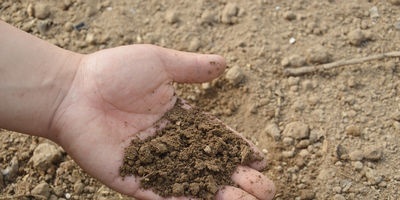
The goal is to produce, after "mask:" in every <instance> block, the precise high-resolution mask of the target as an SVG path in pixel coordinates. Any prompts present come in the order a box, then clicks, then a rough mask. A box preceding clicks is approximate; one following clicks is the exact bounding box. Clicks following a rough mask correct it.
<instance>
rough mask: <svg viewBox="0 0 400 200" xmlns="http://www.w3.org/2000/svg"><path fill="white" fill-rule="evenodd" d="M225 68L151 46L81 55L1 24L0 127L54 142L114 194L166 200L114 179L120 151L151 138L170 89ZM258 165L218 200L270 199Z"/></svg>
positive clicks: (206, 58) (213, 59)
mask: <svg viewBox="0 0 400 200" xmlns="http://www.w3.org/2000/svg"><path fill="white" fill-rule="evenodd" d="M225 65H226V64H225V60H224V58H222V57H221V56H218V55H202V54H194V53H186V52H180V51H175V50H171V49H165V48H161V47H157V46H153V45H130V46H121V47H117V48H112V49H106V50H102V51H98V52H95V53H92V54H87V55H84V54H79V53H75V52H71V51H68V50H64V49H61V48H59V47H56V46H54V45H52V44H50V43H47V42H45V41H43V40H40V39H39V38H36V37H34V36H32V35H30V34H27V33H25V32H23V31H20V30H18V29H16V28H14V27H12V26H10V25H8V24H7V23H5V22H2V21H0V127H1V128H4V129H8V130H13V131H17V132H20V133H25V134H28V135H35V136H40V137H44V138H47V139H49V140H52V141H54V142H55V143H57V144H59V145H60V146H62V147H63V148H64V149H65V151H66V152H67V153H68V154H69V155H70V156H71V158H73V159H74V161H75V162H76V163H77V164H78V165H79V166H80V167H81V168H82V169H84V170H85V171H86V172H87V173H88V174H90V175H91V176H93V177H95V178H96V179H98V180H99V181H101V182H102V183H103V184H105V185H107V186H109V187H110V188H112V189H114V190H116V191H118V192H120V193H123V194H127V195H130V196H134V197H136V198H137V199H164V198H162V197H160V196H158V195H156V194H155V193H154V192H152V191H150V190H143V189H141V188H140V187H139V181H140V177H132V176H131V177H125V178H124V179H122V178H121V177H120V176H119V167H120V166H121V164H122V160H123V152H124V148H125V147H127V146H128V145H129V142H130V140H131V139H132V138H133V137H134V136H135V135H137V134H138V133H139V132H142V134H141V137H147V136H149V135H151V133H152V132H154V128H153V124H154V123H155V122H156V121H158V120H159V119H160V118H161V117H162V115H163V114H164V113H165V112H166V111H168V110H169V109H171V108H172V107H173V105H174V104H175V102H176V99H177V97H176V96H175V95H174V88H173V86H172V84H171V83H172V82H179V83H201V82H207V81H210V80H212V79H214V78H216V77H218V76H219V75H220V74H221V73H222V72H223V71H224V69H225ZM143 133H145V134H144V135H143ZM264 166H265V162H260V163H253V164H252V165H250V166H239V167H238V169H237V171H236V172H235V173H234V175H233V176H232V180H233V181H234V182H235V183H236V184H237V185H238V187H233V186H224V187H222V188H221V189H220V190H219V191H218V193H217V194H216V199H272V198H273V195H274V193H275V187H274V185H273V183H272V182H271V181H270V180H269V179H268V178H267V177H265V176H264V175H263V174H262V173H260V172H258V171H257V170H259V169H261V168H262V167H264ZM169 199H188V197H173V198H169Z"/></svg>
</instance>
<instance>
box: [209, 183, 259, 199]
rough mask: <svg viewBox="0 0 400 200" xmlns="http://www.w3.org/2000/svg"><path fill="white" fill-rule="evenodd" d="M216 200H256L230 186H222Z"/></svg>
mask: <svg viewBox="0 0 400 200" xmlns="http://www.w3.org/2000/svg"><path fill="white" fill-rule="evenodd" d="M215 199H216V200H257V198H256V197H254V196H253V195H251V194H249V193H247V192H245V191H244V190H242V189H240V188H236V187H232V186H224V187H223V188H221V189H220V190H219V191H218V192H217V195H216V196H215Z"/></svg>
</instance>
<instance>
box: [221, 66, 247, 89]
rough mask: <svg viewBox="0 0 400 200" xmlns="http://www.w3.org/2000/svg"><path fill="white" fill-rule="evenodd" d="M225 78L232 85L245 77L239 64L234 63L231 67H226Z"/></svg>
mask: <svg viewBox="0 0 400 200" xmlns="http://www.w3.org/2000/svg"><path fill="white" fill-rule="evenodd" d="M225 78H226V79H227V80H228V81H229V82H230V83H232V84H233V85H238V84H239V83H240V82H242V81H243V79H244V78H245V76H244V73H243V71H242V69H240V67H239V66H237V65H235V66H233V67H232V68H230V69H228V71H227V72H226V74H225Z"/></svg>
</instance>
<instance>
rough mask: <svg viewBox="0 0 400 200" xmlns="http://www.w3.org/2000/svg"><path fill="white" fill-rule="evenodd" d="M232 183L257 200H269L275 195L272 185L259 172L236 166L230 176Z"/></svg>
mask: <svg viewBox="0 0 400 200" xmlns="http://www.w3.org/2000/svg"><path fill="white" fill-rule="evenodd" d="M232 181H233V182H235V183H236V184H237V185H239V187H240V188H242V189H243V190H244V191H246V192H247V193H249V194H252V195H254V196H255V197H257V198H258V199H263V200H264V199H265V200H270V199H272V198H273V197H274V195H275V191H276V188H275V185H274V183H273V182H272V181H271V180H269V179H268V178H267V177H266V176H264V175H263V174H262V173H260V172H259V171H257V170H254V169H252V168H249V167H245V166H238V167H237V169H236V171H235V172H234V173H233V175H232Z"/></svg>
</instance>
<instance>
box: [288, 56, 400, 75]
mask: <svg viewBox="0 0 400 200" xmlns="http://www.w3.org/2000/svg"><path fill="white" fill-rule="evenodd" d="M392 57H400V51H392V52H388V53H382V54H377V55H372V56H367V57H363V58H353V59H350V60H344V59H343V60H339V61H336V62H332V63H327V64H323V65H315V66H308V67H299V68H287V69H285V75H287V76H300V75H303V74H307V73H311V72H315V71H318V70H328V69H332V68H336V67H341V66H345V65H354V64H360V63H363V62H367V61H371V60H381V59H384V58H392Z"/></svg>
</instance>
